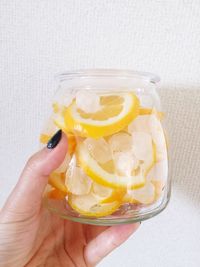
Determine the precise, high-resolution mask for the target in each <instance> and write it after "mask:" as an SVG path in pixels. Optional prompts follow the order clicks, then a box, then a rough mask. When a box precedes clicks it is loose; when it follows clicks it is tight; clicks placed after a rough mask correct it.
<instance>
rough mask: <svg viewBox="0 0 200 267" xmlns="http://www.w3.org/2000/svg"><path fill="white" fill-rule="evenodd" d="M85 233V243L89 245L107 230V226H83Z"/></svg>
mask: <svg viewBox="0 0 200 267" xmlns="http://www.w3.org/2000/svg"><path fill="white" fill-rule="evenodd" d="M83 227H84V231H85V237H86V242H87V243H89V242H90V241H91V240H92V239H94V238H96V237H97V236H98V235H100V234H101V233H102V232H104V231H105V230H107V229H108V228H109V226H98V225H87V224H85V225H83Z"/></svg>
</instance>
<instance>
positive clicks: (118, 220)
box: [44, 197, 169, 226]
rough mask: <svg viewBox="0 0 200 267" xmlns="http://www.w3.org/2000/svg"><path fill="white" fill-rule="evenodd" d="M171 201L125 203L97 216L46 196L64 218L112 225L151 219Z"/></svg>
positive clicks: (51, 209)
mask: <svg viewBox="0 0 200 267" xmlns="http://www.w3.org/2000/svg"><path fill="white" fill-rule="evenodd" d="M168 202H169V197H167V198H164V199H161V200H160V201H157V202H156V203H154V204H153V205H145V206H142V205H137V204H128V203H126V204H124V205H122V206H121V207H120V208H119V209H118V210H117V211H116V212H115V213H113V214H112V215H109V216H106V217H101V218H95V217H93V218H92V217H86V216H83V215H80V214H78V213H77V212H75V211H74V210H72V209H71V207H70V206H69V205H68V204H67V201H66V200H53V199H49V198H46V197H45V198H44V206H45V207H47V209H48V210H49V211H50V212H53V213H55V214H57V215H58V216H60V217H61V218H63V219H66V220H71V221H74V222H79V223H83V224H91V225H101V226H112V225H119V224H129V223H136V222H141V221H144V220H147V219H150V218H152V217H154V216H156V215H157V214H159V213H160V212H162V211H163V210H164V209H165V208H166V206H167V204H168Z"/></svg>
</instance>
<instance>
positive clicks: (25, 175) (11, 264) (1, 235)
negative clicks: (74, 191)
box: [0, 134, 139, 267]
mask: <svg viewBox="0 0 200 267" xmlns="http://www.w3.org/2000/svg"><path fill="white" fill-rule="evenodd" d="M66 153H67V138H66V137H65V135H64V134H62V138H61V141H60V142H59V144H58V145H57V146H56V147H55V148H54V149H48V148H44V149H42V150H41V151H39V152H38V153H36V154H35V155H33V156H32V157H31V158H30V159H29V160H28V162H27V164H26V166H25V168H24V170H23V172H22V174H21V176H20V178H19V181H18V183H17V185H16V186H15V188H14V190H13V192H12V193H11V195H10V196H9V198H8V200H7V201H6V203H5V205H4V207H3V208H2V210H1V211H0V266H1V267H24V266H26V267H42V266H46V267H93V266H96V265H97V264H98V263H99V262H100V261H101V260H102V259H103V258H104V257H105V256H106V255H107V254H109V253H110V252H111V251H113V250H114V249H115V248H116V247H118V246H119V245H121V244H122V243H123V242H124V241H125V240H127V239H128V238H129V237H130V235H131V234H132V233H133V232H135V231H136V229H137V228H138V226H139V224H130V225H120V226H112V227H103V226H91V225H83V224H80V223H75V222H71V221H68V220H63V219H61V218H59V217H58V216H57V215H54V214H52V213H50V212H49V211H48V210H46V209H45V208H44V207H43V205H42V195H43V191H44V189H45V186H46V184H47V181H48V175H49V174H50V173H51V172H52V171H53V170H54V169H56V168H57V167H58V166H59V165H60V164H61V163H62V161H63V159H64V157H65V155H66Z"/></svg>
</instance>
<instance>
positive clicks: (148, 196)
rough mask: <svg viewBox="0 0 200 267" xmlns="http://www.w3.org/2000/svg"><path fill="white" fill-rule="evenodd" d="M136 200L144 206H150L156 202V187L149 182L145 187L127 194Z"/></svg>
mask: <svg viewBox="0 0 200 267" xmlns="http://www.w3.org/2000/svg"><path fill="white" fill-rule="evenodd" d="M127 193H128V194H129V195H130V196H131V197H132V198H133V199H134V200H136V201H138V202H140V203H142V204H150V203H152V202H154V200H155V187H154V185H153V184H152V183H150V182H147V183H146V184H145V186H143V187H141V188H139V189H135V190H128V192H127Z"/></svg>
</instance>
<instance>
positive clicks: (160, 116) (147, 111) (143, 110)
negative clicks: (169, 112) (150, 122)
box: [139, 107, 164, 120]
mask: <svg viewBox="0 0 200 267" xmlns="http://www.w3.org/2000/svg"><path fill="white" fill-rule="evenodd" d="M151 114H155V115H156V117H157V118H158V119H160V120H162V119H163V118H164V113H163V112H161V111H157V110H156V109H155V108H142V107H141V108H140V110H139V115H151Z"/></svg>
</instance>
